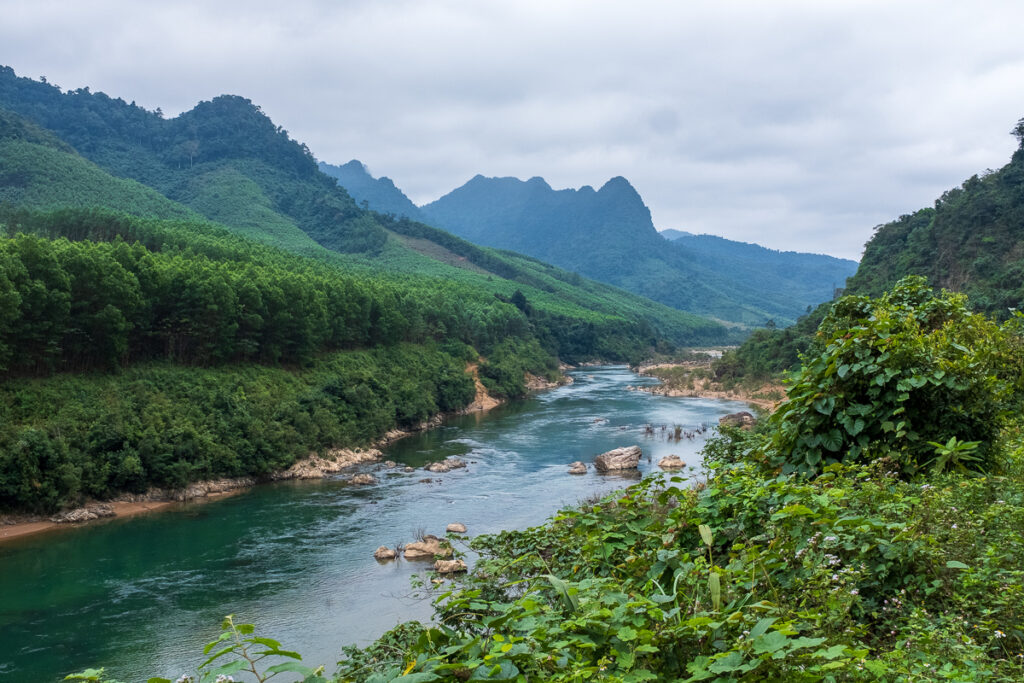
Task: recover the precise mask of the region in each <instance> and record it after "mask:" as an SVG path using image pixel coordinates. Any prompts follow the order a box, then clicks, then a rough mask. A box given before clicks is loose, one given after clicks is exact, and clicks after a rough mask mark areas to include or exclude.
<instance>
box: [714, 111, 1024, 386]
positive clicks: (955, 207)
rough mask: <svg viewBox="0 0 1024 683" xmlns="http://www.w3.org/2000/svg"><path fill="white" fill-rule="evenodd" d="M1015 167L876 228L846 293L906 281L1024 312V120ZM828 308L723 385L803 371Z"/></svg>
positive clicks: (735, 366) (736, 358)
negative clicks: (916, 279)
mask: <svg viewBox="0 0 1024 683" xmlns="http://www.w3.org/2000/svg"><path fill="white" fill-rule="evenodd" d="M1012 134H1013V135H1014V136H1015V137H1016V138H1017V141H1018V143H1019V146H1018V149H1017V150H1016V151H1015V152H1014V153H1013V156H1012V157H1011V159H1010V163H1008V164H1007V165H1006V166H1003V167H1002V168H1001V169H999V170H997V171H990V172H988V173H986V174H984V175H983V176H977V175H975V176H972V177H970V178H969V179H967V180H966V181H964V183H963V184H962V185H961V186H960V187H958V188H954V189H951V190H949V191H947V192H945V193H943V195H942V196H941V197H939V198H938V199H937V200H936V201H935V205H934V206H933V207H929V208H924V209H921V210H919V211H916V212H914V213H912V214H908V215H904V216H900V217H899V218H897V219H896V220H894V221H892V222H889V223H885V224H883V225H879V226H877V227H876V228H875V232H874V235H873V236H872V237H871V239H870V240H869V241H868V243H867V244H866V245H865V247H864V257H863V259H862V260H861V262H860V266H859V267H858V269H857V272H856V273H855V274H854V275H853V276H852V277H850V279H849V280H848V281H847V283H846V288H845V292H846V293H847V294H860V295H871V296H878V295H880V294H881V293H882V292H884V291H886V290H887V289H889V288H890V287H892V286H893V285H894V284H895V283H896V282H897V281H898V280H899V279H901V278H903V277H905V276H907V275H921V276H924V277H925V278H927V279H928V281H929V282H930V283H931V284H932V285H934V286H936V287H942V288H945V289H949V290H951V291H956V292H964V293H966V294H967V295H968V297H969V299H970V301H971V305H972V306H974V308H975V309H976V310H978V311H982V312H985V313H988V314H990V315H993V316H995V317H996V318H999V319H1005V318H1007V317H1008V316H1009V315H1010V313H1011V312H1012V311H1014V310H1020V309H1021V308H1022V307H1024V119H1021V121H1019V122H1018V123H1017V125H1016V126H1015V127H1014V129H1013V131H1012ZM830 307H831V302H826V303H825V304H822V305H821V306H820V307H819V308H818V309H817V310H815V311H814V312H812V313H809V314H808V315H807V316H806V317H805V318H803V319H801V320H800V321H799V322H798V323H797V324H796V325H795V326H793V327H791V328H787V329H784V330H780V329H774V330H760V331H757V332H755V333H754V334H752V335H751V337H750V338H749V339H748V340H747V341H745V342H744V343H743V344H742V345H741V346H740V347H739V348H738V349H736V350H735V351H731V352H729V353H727V354H726V355H725V357H723V358H722V360H721V362H720V363H719V364H718V365H717V368H716V373H717V375H718V377H719V378H720V379H736V378H739V377H748V378H764V377H768V376H771V375H775V374H778V373H780V372H782V371H784V370H795V369H796V368H798V367H799V366H800V354H801V353H804V352H806V351H808V350H809V349H811V348H812V347H814V348H817V347H816V346H815V342H814V335H815V331H816V330H817V328H818V324H819V323H820V322H821V320H822V319H823V318H824V317H825V314H826V312H827V310H828V309H829V308H830Z"/></svg>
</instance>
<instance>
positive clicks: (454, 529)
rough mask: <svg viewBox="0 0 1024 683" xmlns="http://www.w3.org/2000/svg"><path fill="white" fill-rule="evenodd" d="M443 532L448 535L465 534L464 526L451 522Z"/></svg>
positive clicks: (460, 523)
mask: <svg viewBox="0 0 1024 683" xmlns="http://www.w3.org/2000/svg"><path fill="white" fill-rule="evenodd" d="M445 531H447V532H448V533H450V534H464V533H466V525H465V524H463V523H462V522H452V523H451V524H449V525H448V526H447V527H445Z"/></svg>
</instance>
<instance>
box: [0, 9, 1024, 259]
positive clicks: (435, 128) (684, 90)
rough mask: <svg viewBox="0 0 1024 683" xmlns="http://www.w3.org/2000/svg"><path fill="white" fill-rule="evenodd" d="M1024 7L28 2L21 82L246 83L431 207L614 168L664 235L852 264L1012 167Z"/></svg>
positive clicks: (13, 49)
mask: <svg viewBox="0 0 1024 683" xmlns="http://www.w3.org/2000/svg"><path fill="white" fill-rule="evenodd" d="M1022 19H1024V6H1021V5H1020V4H1019V3H1016V2H1012V1H1009V0H1007V1H997V0H993V1H983V2H977V3H971V4H969V5H968V4H962V5H949V6H946V5H943V6H939V5H937V4H936V3H931V2H925V1H923V0H915V1H913V2H901V3H891V2H882V1H874V0H872V1H867V2H865V1H861V0H846V1H836V2H829V3H816V4H808V3H806V2H796V1H792V2H789V1H783V2H772V3H763V2H753V1H750V2H731V3H716V2H685V3H674V2H673V3H669V2H654V1H640V2H632V3H629V4H628V5H627V4H625V3H620V4H604V3H593V2H585V1H583V0H572V1H565V2H559V3H549V2H540V1H538V0H517V1H514V2H513V1H502V2H487V3H467V2H458V1H455V0H449V1H445V0H428V1H424V2H413V1H411V0H408V1H404V2H370V1H368V0H366V1H348V2H333V1H330V2H329V1H327V0H293V1H291V2H288V3H280V2H269V1H267V0H253V1H249V2H246V3H239V2H219V3H203V2H198V0H195V1H193V2H178V3H173V4H170V3H162V4H152V3H145V4H142V3H131V2H127V0H97V2H92V3H66V2H36V3H32V4H31V5H29V4H28V3H20V6H19V7H18V8H17V9H16V10H14V11H11V12H8V13H7V15H6V16H5V21H4V23H3V24H2V25H0V42H2V44H3V45H4V46H5V51H4V52H5V57H4V59H7V60H9V61H8V62H6V63H8V64H10V65H11V66H13V67H14V68H15V70H17V71H18V72H19V73H20V74H22V75H29V76H36V77H37V76H39V75H44V74H45V75H46V76H47V77H48V78H50V80H51V81H53V82H57V83H59V84H60V85H62V86H64V87H72V88H75V87H81V86H86V85H88V86H89V87H91V88H92V89H93V90H103V91H106V92H107V93H108V94H111V95H112V96H120V97H123V98H124V99H126V100H136V101H137V102H139V103H140V104H143V105H144V106H147V107H149V108H155V107H157V106H159V107H161V108H162V109H163V110H164V111H165V112H168V113H170V114H174V113H178V112H180V111H183V110H185V109H188V108H190V107H191V106H193V105H194V104H195V102H197V101H198V100H201V99H209V98H211V97H213V96H216V95H218V94H220V93H224V92H230V93H234V94H240V95H244V96H246V97H249V98H250V99H252V100H253V101H254V102H256V103H258V104H260V105H261V106H262V107H263V109H264V111H265V112H267V114H268V115H270V116H271V117H272V118H274V120H275V121H276V122H277V123H278V124H280V125H282V126H284V127H285V128H286V129H288V130H289V131H290V132H291V134H292V136H293V137H294V138H296V139H298V140H300V141H303V142H305V143H307V144H308V145H309V147H310V148H311V149H312V150H313V151H314V153H315V154H316V155H317V156H318V158H320V159H322V160H325V161H329V162H345V161H347V160H349V159H351V158H358V159H360V160H362V161H364V162H366V163H367V164H368V165H369V166H370V168H372V169H374V172H375V173H376V174H378V175H387V176H389V177H391V178H392V179H393V180H394V181H395V183H396V184H397V185H398V186H399V187H401V188H403V189H404V190H405V191H406V193H407V194H409V195H410V197H412V198H413V199H414V201H418V202H421V203H422V202H425V201H429V200H432V199H434V198H436V197H438V196H440V195H441V194H444V193H445V192H447V191H449V190H451V189H452V188H454V187H456V186H457V185H460V184H461V183H463V182H465V181H466V180H468V179H469V178H470V177H472V176H473V175H475V174H476V173H483V174H485V175H498V176H506V175H515V176H519V177H521V178H529V177H531V176H534V175H542V176H544V177H545V178H546V179H547V180H548V181H549V182H550V183H551V185H552V186H553V187H579V186H581V185H585V184H589V185H593V186H600V185H601V184H603V183H604V181H605V180H606V179H608V178H609V177H612V176H615V175H622V176H625V177H627V178H629V180H630V181H631V182H632V183H633V184H634V185H635V186H636V187H637V189H638V190H639V191H640V193H641V194H642V196H643V197H644V199H645V200H646V202H647V204H648V205H649V207H650V208H651V211H652V214H653V216H654V219H655V223H656V224H657V225H658V227H660V228H669V227H672V228H677V229H684V230H690V231H693V232H710V233H715V234H720V235H724V236H727V237H730V238H734V239H743V240H750V241H759V242H761V243H763V244H765V245H767V246H770V247H774V248H783V249H801V250H810V251H822V252H828V253H833V254H836V255H841V256H850V257H856V256H857V255H858V254H859V252H860V249H861V246H862V245H863V243H864V241H865V240H866V239H868V238H869V237H870V235H871V229H872V227H873V226H874V225H876V224H878V223H880V222H883V221H886V220H889V219H891V218H895V217H896V216H898V215H899V214H901V213H906V212H908V211H912V210H914V209H916V208H919V207H921V206H926V205H929V204H930V203H931V202H932V201H933V200H934V199H935V197H937V196H938V195H939V194H940V193H941V192H942V191H944V190H945V189H947V188H949V187H952V186H954V185H956V184H958V183H959V182H961V181H962V180H964V179H965V178H967V177H968V176H970V175H972V174H973V173H976V172H982V171H983V170H984V169H985V168H987V167H990V166H991V167H998V166H1001V165H1002V164H1004V163H1005V162H1006V160H1007V159H1008V157H1009V154H1010V152H1011V151H1012V149H1013V146H1014V141H1013V139H1012V138H1011V137H1010V136H1009V135H1007V131H1008V130H1009V128H1010V127H1011V126H1012V124H1013V123H1014V122H1015V121H1016V120H1017V119H1018V118H1019V117H1021V116H1024V90H1022V89H1021V88H1020V87H1019V84H1020V83H1021V82H1024V44H1022V43H1021V41H1020V39H1019V36H1018V28H1019V26H1020V25H1021V20H1022Z"/></svg>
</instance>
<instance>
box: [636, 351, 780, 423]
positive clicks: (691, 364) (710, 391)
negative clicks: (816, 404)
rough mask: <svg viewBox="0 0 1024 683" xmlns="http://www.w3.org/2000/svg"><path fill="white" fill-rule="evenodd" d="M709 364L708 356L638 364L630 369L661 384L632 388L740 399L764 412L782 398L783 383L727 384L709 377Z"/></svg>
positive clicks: (697, 396) (689, 395) (686, 396)
mask: <svg viewBox="0 0 1024 683" xmlns="http://www.w3.org/2000/svg"><path fill="white" fill-rule="evenodd" d="M710 368H711V359H709V360H707V361H684V362H681V363H657V364H651V365H643V364H641V365H639V366H636V367H634V368H631V369H632V370H633V371H634V372H636V373H637V374H639V375H646V376H648V377H655V378H657V379H659V380H661V384H656V385H652V386H643V387H632V389H634V390H636V391H646V392H648V393H651V394H657V395H659V396H671V397H683V398H714V399H722V400H729V401H743V402H745V403H750V404H751V405H754V406H757V407H758V408H761V409H762V410H765V411H767V412H773V411H774V410H775V409H776V408H777V407H778V406H779V404H780V403H782V402H783V401H784V400H785V397H786V389H785V387H784V386H783V385H782V384H771V383H765V384H759V385H756V386H747V385H743V384H737V385H734V386H728V387H727V386H725V385H723V384H721V383H720V382H716V381H715V380H714V379H713V378H712V377H711V373H710Z"/></svg>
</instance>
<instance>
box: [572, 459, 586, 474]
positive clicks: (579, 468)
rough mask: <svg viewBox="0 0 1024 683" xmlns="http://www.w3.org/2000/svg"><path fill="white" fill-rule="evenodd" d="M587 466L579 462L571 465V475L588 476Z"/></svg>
mask: <svg viewBox="0 0 1024 683" xmlns="http://www.w3.org/2000/svg"><path fill="white" fill-rule="evenodd" d="M586 473H587V464H586V463H584V462H581V461H579V460H577V461H576V462H574V463H570V465H569V474H586Z"/></svg>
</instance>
